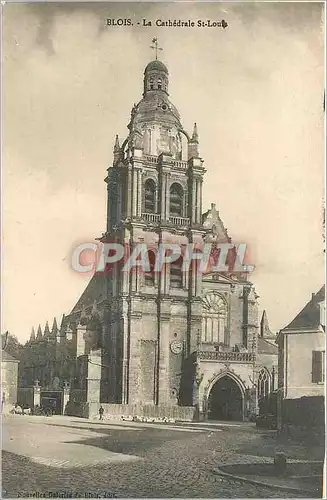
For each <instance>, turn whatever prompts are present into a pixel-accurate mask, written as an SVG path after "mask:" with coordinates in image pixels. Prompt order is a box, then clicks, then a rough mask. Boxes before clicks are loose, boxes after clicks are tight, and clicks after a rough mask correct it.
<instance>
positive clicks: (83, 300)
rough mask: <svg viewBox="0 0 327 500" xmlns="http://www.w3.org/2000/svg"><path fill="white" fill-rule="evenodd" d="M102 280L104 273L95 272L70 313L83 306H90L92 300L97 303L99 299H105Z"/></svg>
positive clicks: (77, 310)
mask: <svg viewBox="0 0 327 500" xmlns="http://www.w3.org/2000/svg"><path fill="white" fill-rule="evenodd" d="M104 282H105V280H104V273H95V274H94V275H93V276H92V278H91V280H90V281H89V283H88V285H87V287H86V288H85V290H84V292H83V293H82V295H81V296H80V298H79V299H78V301H77V303H76V304H75V306H74V307H73V309H72V311H71V312H70V314H75V313H77V312H80V311H81V310H82V309H83V307H84V308H88V307H91V306H92V305H93V303H94V301H96V302H97V303H98V302H100V301H101V300H103V299H105V293H104V291H105V289H104Z"/></svg>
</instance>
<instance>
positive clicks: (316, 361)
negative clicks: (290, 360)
mask: <svg viewBox="0 0 327 500" xmlns="http://www.w3.org/2000/svg"><path fill="white" fill-rule="evenodd" d="M321 373H322V358H321V351H312V382H313V383H314V384H317V383H318V382H321Z"/></svg>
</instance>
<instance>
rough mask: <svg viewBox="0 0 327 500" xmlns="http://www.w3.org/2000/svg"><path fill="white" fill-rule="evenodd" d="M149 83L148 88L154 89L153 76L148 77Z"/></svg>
mask: <svg viewBox="0 0 327 500" xmlns="http://www.w3.org/2000/svg"><path fill="white" fill-rule="evenodd" d="M149 83H150V90H153V89H154V80H153V78H150V81H149Z"/></svg>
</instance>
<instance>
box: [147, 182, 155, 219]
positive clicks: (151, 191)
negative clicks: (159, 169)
mask: <svg viewBox="0 0 327 500" xmlns="http://www.w3.org/2000/svg"><path fill="white" fill-rule="evenodd" d="M144 211H145V212H146V213H151V214H153V213H155V211H156V185H155V183H154V181H153V180H152V179H148V180H147V181H146V183H145V185H144Z"/></svg>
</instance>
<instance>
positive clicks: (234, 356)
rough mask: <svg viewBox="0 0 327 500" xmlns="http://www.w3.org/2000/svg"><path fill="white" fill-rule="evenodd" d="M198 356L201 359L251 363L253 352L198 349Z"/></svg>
mask: <svg viewBox="0 0 327 500" xmlns="http://www.w3.org/2000/svg"><path fill="white" fill-rule="evenodd" d="M199 358H200V359H201V360H203V361H235V362H238V363H253V362H254V359H255V358H254V354H253V353H252V352H232V351H230V352H217V351H199Z"/></svg>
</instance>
